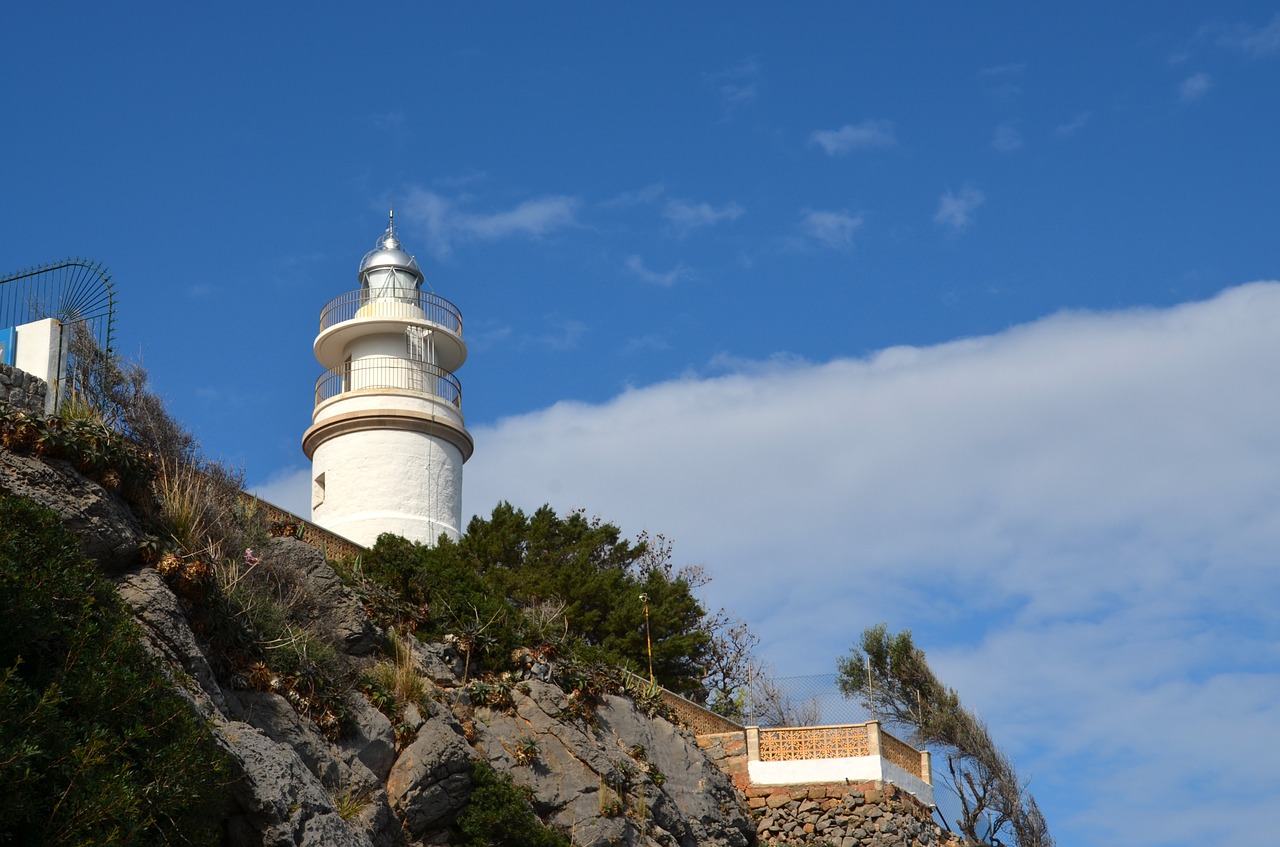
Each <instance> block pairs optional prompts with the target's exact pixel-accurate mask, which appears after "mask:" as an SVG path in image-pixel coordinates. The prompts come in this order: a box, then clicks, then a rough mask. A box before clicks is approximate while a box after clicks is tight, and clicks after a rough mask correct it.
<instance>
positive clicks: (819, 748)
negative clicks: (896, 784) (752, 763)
mask: <svg viewBox="0 0 1280 847" xmlns="http://www.w3.org/2000/svg"><path fill="white" fill-rule="evenodd" d="M870 755H871V747H870V745H869V744H868V743H867V726H866V724H851V725H846V726H799V727H778V728H776V729H761V730H760V761H762V762H789V761H796V760H803V759H841V758H845V757H851V756H870ZM917 770H918V768H917Z"/></svg>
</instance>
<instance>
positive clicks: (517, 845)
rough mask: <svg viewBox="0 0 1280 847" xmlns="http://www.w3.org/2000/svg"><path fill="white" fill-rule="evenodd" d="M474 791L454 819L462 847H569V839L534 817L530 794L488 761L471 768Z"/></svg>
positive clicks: (476, 763) (474, 764) (477, 763)
mask: <svg viewBox="0 0 1280 847" xmlns="http://www.w3.org/2000/svg"><path fill="white" fill-rule="evenodd" d="M471 781H472V784H473V785H474V786H475V790H474V791H473V792H472V794H471V801H470V802H469V803H468V804H467V808H466V809H464V810H463V812H462V814H461V815H460V816H459V817H458V830H459V831H460V832H461V833H462V837H463V842H462V843H463V844H464V845H465V847H571V845H570V842H569V839H567V838H565V837H564V836H563V835H561V834H560V833H558V832H556V831H555V830H553V829H550V828H548V827H547V826H546V825H545V824H543V823H542V821H541V820H539V818H538V816H537V815H536V814H534V812H533V807H532V806H531V805H530V798H531V796H532V794H531V792H530V791H529V789H527V788H521V787H520V786H518V785H516V784H515V783H514V782H512V781H511V777H509V776H507V775H506V774H502V773H498V772H497V771H495V770H494V769H493V768H492V767H491V766H490V765H489V763H488V762H481V761H477V762H474V763H473V764H472V767H471Z"/></svg>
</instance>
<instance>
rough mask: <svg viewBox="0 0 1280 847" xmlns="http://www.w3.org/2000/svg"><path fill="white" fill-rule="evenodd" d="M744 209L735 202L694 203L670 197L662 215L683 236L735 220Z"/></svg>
mask: <svg viewBox="0 0 1280 847" xmlns="http://www.w3.org/2000/svg"><path fill="white" fill-rule="evenodd" d="M744 211H745V210H744V209H743V208H742V207H741V206H739V205H738V204H737V203H726V204H725V205H723V206H712V205H711V204H710V203H695V202H693V201H691V200H682V199H679V198H672V199H671V200H668V201H667V204H666V206H665V207H664V208H663V210H662V216H663V217H664V218H666V219H667V220H668V221H669V222H670V223H671V225H672V226H674V227H675V228H676V231H677V232H678V233H679V234H680V235H682V236H683V235H687V234H688V233H690V232H691V231H693V230H695V229H701V228H702V227H708V226H715V225H716V224H719V223H725V222H727V221H736V220H737V219H738V218H740V217H742V215H743V213H744Z"/></svg>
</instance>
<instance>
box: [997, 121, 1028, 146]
mask: <svg viewBox="0 0 1280 847" xmlns="http://www.w3.org/2000/svg"><path fill="white" fill-rule="evenodd" d="M991 146H992V147H994V148H996V149H997V150H999V151H1000V152H1002V153H1012V152H1013V151H1014V150H1017V149H1019V148H1020V147H1022V133H1021V132H1019V131H1018V122H1017V121H1005V122H1004V123H1002V124H1000V125H999V126H998V127H996V134H995V137H994V138H992V139H991Z"/></svg>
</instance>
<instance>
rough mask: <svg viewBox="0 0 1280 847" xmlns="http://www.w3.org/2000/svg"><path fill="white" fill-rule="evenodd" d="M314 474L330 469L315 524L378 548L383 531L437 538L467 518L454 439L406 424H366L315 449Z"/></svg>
mask: <svg viewBox="0 0 1280 847" xmlns="http://www.w3.org/2000/svg"><path fill="white" fill-rule="evenodd" d="M311 468H312V478H313V480H314V479H315V478H316V477H318V476H320V475H321V474H324V502H323V503H319V504H314V505H313V508H312V512H311V519H312V521H314V522H315V523H317V524H320V525H321V526H323V527H325V528H326V529H329V530H331V531H333V532H336V533H337V534H339V535H342V536H345V537H347V538H350V539H351V540H352V541H355V542H357V543H358V544H363V545H366V546H372V545H373V543H374V542H376V541H377V540H378V536H379V535H381V534H382V533H384V532H392V533H395V534H397V535H403V536H404V537H406V538H408V539H410V540H413V541H419V542H422V543H424V544H434V543H435V541H436V539H437V538H439V536H440V534H441V533H445V534H447V535H449V536H450V537H451V538H455V539H456V538H457V537H458V536H459V534H460V529H461V523H462V454H461V453H460V452H459V451H458V449H457V448H456V447H454V446H453V445H451V444H449V443H448V442H446V441H444V440H442V439H439V438H433V437H431V436H429V435H426V434H425V433H421V432H414V431H411V430H400V429H366V430H359V431H356V432H350V433H345V434H343V435H340V436H337V437H335V438H331V439H329V440H327V441H325V442H324V443H322V444H320V445H319V446H318V447H316V450H315V454H314V455H313V456H312V460H311Z"/></svg>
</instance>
